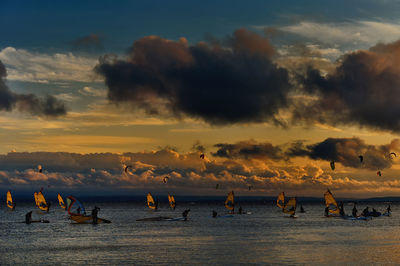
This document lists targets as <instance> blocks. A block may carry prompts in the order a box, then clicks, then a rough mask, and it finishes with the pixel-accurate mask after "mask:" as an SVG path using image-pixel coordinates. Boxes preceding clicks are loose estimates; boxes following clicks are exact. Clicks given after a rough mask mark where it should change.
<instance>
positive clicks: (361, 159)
mask: <svg viewBox="0 0 400 266" xmlns="http://www.w3.org/2000/svg"><path fill="white" fill-rule="evenodd" d="M358 158H360V163H362V162H363V161H364V156H362V155H360V156H358Z"/></svg>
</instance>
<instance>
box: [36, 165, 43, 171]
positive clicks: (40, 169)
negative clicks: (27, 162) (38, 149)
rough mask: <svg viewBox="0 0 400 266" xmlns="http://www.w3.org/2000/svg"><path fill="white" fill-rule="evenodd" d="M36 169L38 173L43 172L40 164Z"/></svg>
mask: <svg viewBox="0 0 400 266" xmlns="http://www.w3.org/2000/svg"><path fill="white" fill-rule="evenodd" d="M37 168H38V171H39V173H41V172H43V167H42V166H41V165H40V164H39V165H38V166H37Z"/></svg>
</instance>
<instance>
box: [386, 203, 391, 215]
mask: <svg viewBox="0 0 400 266" xmlns="http://www.w3.org/2000/svg"><path fill="white" fill-rule="evenodd" d="M386 211H387V213H391V212H392V209H391V208H390V204H389V205H388V207H387V208H386Z"/></svg>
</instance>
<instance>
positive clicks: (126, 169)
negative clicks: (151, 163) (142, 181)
mask: <svg viewBox="0 0 400 266" xmlns="http://www.w3.org/2000/svg"><path fill="white" fill-rule="evenodd" d="M129 167H130V168H132V165H127V166H125V169H124V171H125V173H128V168H129Z"/></svg>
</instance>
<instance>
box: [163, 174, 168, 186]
mask: <svg viewBox="0 0 400 266" xmlns="http://www.w3.org/2000/svg"><path fill="white" fill-rule="evenodd" d="M168 179H169V176H165V177H164V178H163V182H164V184H166V183H167V182H168Z"/></svg>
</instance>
